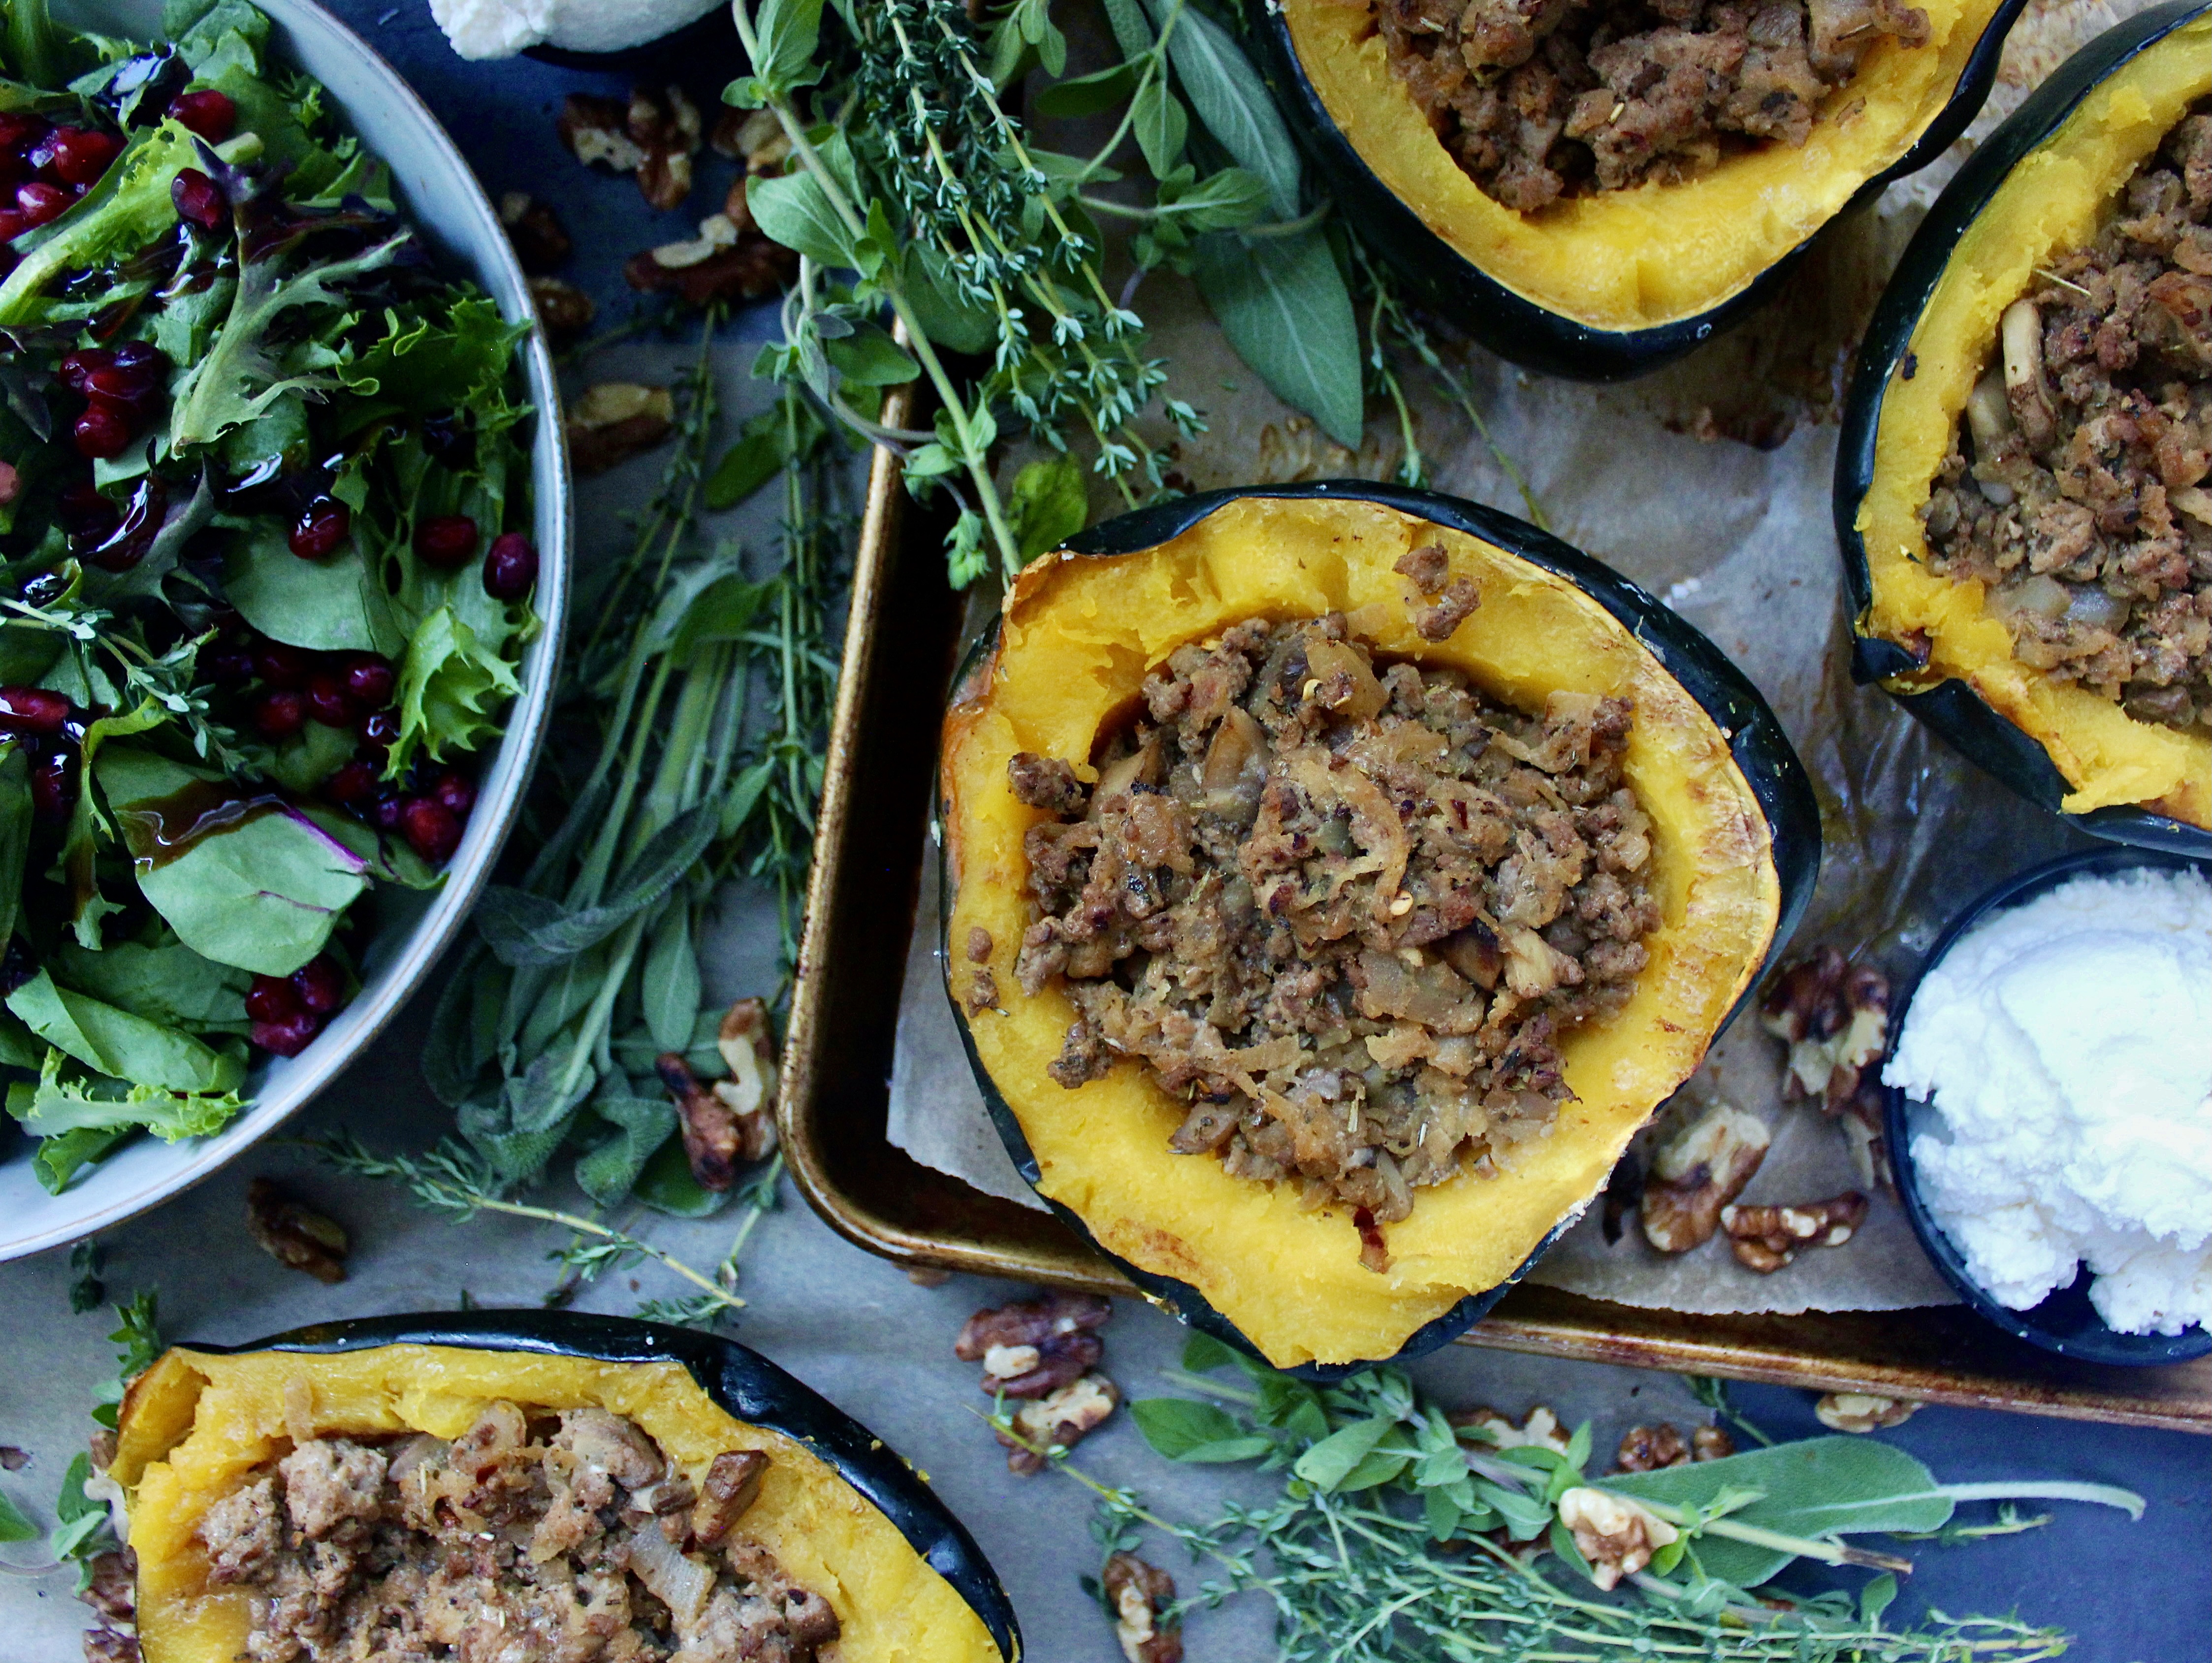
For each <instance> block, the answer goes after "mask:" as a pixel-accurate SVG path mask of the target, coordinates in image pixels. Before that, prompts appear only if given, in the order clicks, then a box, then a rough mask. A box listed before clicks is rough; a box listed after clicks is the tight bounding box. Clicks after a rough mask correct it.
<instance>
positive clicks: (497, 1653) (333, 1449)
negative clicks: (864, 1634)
mask: <svg viewBox="0 0 2212 1663" xmlns="http://www.w3.org/2000/svg"><path fill="white" fill-rule="evenodd" d="M768 1466H769V1461H768V1458H767V1457H766V1456H765V1455H763V1454H761V1453H760V1452H758V1451H757V1450H731V1451H727V1452H726V1453H724V1454H720V1455H717V1456H716V1457H715V1458H714V1461H713V1463H712V1464H711V1465H710V1466H708V1469H707V1471H706V1472H704V1473H703V1474H702V1475H701V1478H700V1482H699V1484H697V1486H696V1488H695V1487H694V1485H693V1484H691V1482H690V1480H689V1479H687V1478H685V1476H684V1473H683V1472H680V1471H679V1470H678V1469H677V1468H676V1467H675V1466H672V1465H671V1463H670V1462H669V1461H668V1460H667V1459H666V1458H665V1456H664V1455H663V1454H661V1452H660V1449H659V1447H658V1446H657V1445H655V1444H654V1442H653V1440H652V1439H651V1438H649V1437H647V1435H646V1434H645V1433H644V1432H643V1431H641V1429H639V1428H638V1426H637V1425H636V1424H635V1423H634V1422H632V1421H629V1420H626V1419H624V1418H623V1417H620V1416H617V1415H615V1414H611V1413H610V1412H609V1411H606V1410H605V1409H596V1408H585V1409H569V1410H564V1411H560V1413H559V1414H558V1415H557V1416H556V1415H546V1416H544V1417H542V1418H540V1417H535V1416H532V1415H526V1413H525V1412H524V1411H522V1410H521V1409H520V1408H518V1407H517V1406H516V1405H513V1404H512V1403H505V1402H501V1403H494V1404H491V1405H489V1406H488V1407H487V1408H486V1409H485V1410H484V1411H483V1414H481V1415H480V1416H479V1417H477V1421H476V1423H475V1424H474V1425H472V1426H471V1427H470V1428H469V1429H468V1430H467V1431H465V1432H464V1433H463V1434H462V1435H460V1436H459V1437H458V1438H456V1439H454V1440H453V1441H452V1442H451V1443H447V1442H446V1441H443V1440H441V1439H438V1438H433V1437H430V1436H428V1435H416V1436H413V1437H404V1438H398V1439H386V1440H367V1439H364V1440H355V1439H351V1438H342V1437H329V1438H313V1439H309V1440H307V1441H304V1442H301V1443H300V1444H298V1445H296V1446H295V1448H293V1449H292V1450H291V1451H290V1452H289V1454H285V1455H284V1456H283V1457H282V1458H281V1459H279V1460H275V1461H272V1462H270V1463H269V1464H268V1465H267V1466H263V1467H259V1468H257V1469H255V1470H254V1471H252V1472H249V1473H247V1474H246V1477H245V1479H244V1482H243V1483H242V1484H241V1485H240V1488H239V1489H237V1490H234V1491H232V1492H231V1493H230V1494H229V1495H228V1496H224V1497H223V1498H222V1500H220V1501H218V1502H215V1503H214V1504H213V1505H212V1506H210V1508H208V1510H207V1513H206V1514H205V1516H204V1518H203V1519H202V1520H201V1521H200V1526H199V1536H200V1540H201V1543H202V1545H204V1547H205V1548H206V1550H207V1554H208V1563H209V1574H210V1581H213V1582H215V1583H216V1584H218V1585H221V1584H225V1583H228V1584H232V1585H236V1586H242V1587H246V1588H248V1589H250V1590H251V1591H252V1594H253V1605H252V1609H253V1619H252V1629H251V1630H250V1632H249V1634H248V1636H247V1639H246V1650H245V1652H244V1653H243V1654H241V1655H242V1656H243V1657H245V1658H246V1659H248V1660H251V1663H291V1660H294V1659H307V1660H312V1663H335V1660H338V1659H343V1660H346V1663H434V1660H447V1659H452V1660H456V1663H599V1660H605V1663H739V1660H744V1663H813V1660H814V1658H815V1656H816V1653H817V1648H820V1647H822V1646H824V1645H827V1644H828V1643H829V1642H831V1641H833V1640H835V1639H836V1637H837V1630H838V1625H837V1615H836V1612H835V1611H832V1610H831V1609H830V1608H829V1602H828V1601H826V1600H825V1599H823V1598H822V1596H821V1595H820V1594H818V1593H814V1592H813V1591H812V1590H811V1589H808V1588H805V1587H800V1586H799V1584H798V1583H796V1582H794V1581H792V1580H791V1579H790V1578H789V1577H788V1576H787V1575H785V1574H784V1572H783V1569H782V1568H781V1566H779V1565H778V1564H777V1563H776V1562H775V1557H774V1556H773V1555H772V1554H770V1553H769V1551H768V1550H767V1549H766V1548H764V1547H763V1546H762V1545H760V1544H759V1543H757V1542H756V1541H754V1540H752V1539H750V1538H749V1537H747V1536H745V1535H744V1533H742V1532H741V1531H740V1530H739V1529H738V1527H737V1526H738V1523H739V1521H740V1520H741V1519H742V1517H743V1515H744V1513H745V1511H746V1510H747V1509H748V1508H750V1506H751V1505H752V1502H753V1499H754V1497H755V1496H756V1495H757V1493H758V1492H759V1490H760V1484H761V1478H762V1475H763V1473H764V1472H766V1471H767V1468H768Z"/></svg>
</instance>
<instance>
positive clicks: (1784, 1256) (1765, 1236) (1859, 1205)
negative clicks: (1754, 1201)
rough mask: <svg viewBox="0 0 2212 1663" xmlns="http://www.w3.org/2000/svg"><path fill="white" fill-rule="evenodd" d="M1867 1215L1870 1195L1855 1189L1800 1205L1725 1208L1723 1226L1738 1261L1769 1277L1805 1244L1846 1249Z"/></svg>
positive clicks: (1722, 1212) (1806, 1245) (1805, 1245)
mask: <svg viewBox="0 0 2212 1663" xmlns="http://www.w3.org/2000/svg"><path fill="white" fill-rule="evenodd" d="M1866 1216H1867V1199H1866V1197H1865V1196H1863V1195H1862V1194H1860V1193H1858V1192H1857V1190H1855V1189H1854V1190H1845V1191H1844V1193H1842V1194H1841V1195H1837V1196H1831V1197H1830V1198H1829V1199H1827V1200H1826V1201H1814V1202H1810V1203H1808V1204H1807V1205H1804V1206H1798V1207H1723V1208H1722V1209H1721V1228H1722V1229H1724V1230H1726V1231H1727V1232H1728V1237H1729V1247H1730V1248H1731V1249H1732V1250H1733V1251H1734V1253H1735V1256H1736V1260H1737V1262H1738V1263H1740V1264H1741V1265H1744V1266H1745V1267H1746V1268H1747V1269H1748V1270H1754V1271H1757V1272H1759V1274H1760V1275H1761V1276H1767V1275H1771V1274H1772V1273H1773V1272H1776V1271H1778V1270H1780V1269H1781V1268H1782V1267H1783V1266H1784V1265H1787V1264H1788V1263H1790V1260H1791V1259H1795V1258H1796V1256H1797V1250H1798V1249H1799V1248H1801V1247H1842V1246H1843V1245H1844V1242H1846V1241H1850V1239H1851V1236H1852V1234H1853V1233H1854V1232H1855V1231H1857V1229H1858V1227H1859V1226H1860V1225H1861V1224H1862V1223H1864V1222H1865V1220H1866Z"/></svg>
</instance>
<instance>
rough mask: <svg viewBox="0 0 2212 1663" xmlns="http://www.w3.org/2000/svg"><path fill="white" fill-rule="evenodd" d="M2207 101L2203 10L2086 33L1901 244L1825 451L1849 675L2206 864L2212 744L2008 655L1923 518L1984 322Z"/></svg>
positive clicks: (2180, 8)
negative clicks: (1932, 547)
mask: <svg viewBox="0 0 2212 1663" xmlns="http://www.w3.org/2000/svg"><path fill="white" fill-rule="evenodd" d="M2207 94H2212V7H2208V6H2207V5H2206V4H2205V3H2204V0H2182V3H2175V4H2169V5H2165V6H2160V7H2158V8H2155V9H2153V10H2150V11H2146V12H2143V13H2142V14H2141V15H2138V16H2136V17H2133V18H2130V19H2129V20H2128V21H2126V22H2124V23H2122V24H2120V25H2118V27H2114V28H2112V29H2110V30H2108V31H2106V33H2104V34H2101V35H2100V36H2098V37H2097V39H2094V40H2093V41H2091V42H2090V43H2089V44H2088V45H2087V46H2084V47H2083V48H2082V49H2081V51H2080V52H2076V53H2075V55H2074V56H2073V57H2072V58H2069V59H2068V60H2067V61H2066V62H2065V63H2064V64H2062V65H2060V66H2059V68H2058V69H2057V70H2056V71H2055V72H2054V73H2053V74H2052V75H2051V78H2050V79H2049V80H2048V81H2046V82H2044V84H2043V85H2042V86H2041V87H2040V88H2037V90H2036V92H2035V93H2034V94H2033V96H2032V97H2030V98H2029V99H2028V100H2027V101H2026V102H2025V103H2023V104H2022V105H2021V107H2020V108H2019V109H2018V110H2016V111H2015V112H2013V114H2012V115H2011V116H2010V117H2009V118H2007V119H2006V121H2005V122H2004V124H2002V126H2000V127H1999V128H1998V129H1997V130H1996V132H1995V133H1993V134H1991V135H1990V137H1989V138H1988V139H1987V140H1986V141H1984V143H1983V144H1982V146H1981V148H1980V149H1978V150H1977V151H1976V152H1975V153H1974V155H1973V156H1972V159H1971V160H1969V161H1968V162H1967V163H1966V167H1963V168H1962V169H1960V173H1959V175H1958V177H1957V178H1956V179H1953V180H1952V182H1951V183H1950V185H1948V187H1947V188H1946V189H1945V191H1944V192H1943V194H1942V197H1940V198H1939V199H1938V200H1937V202H1936V206H1935V207H1934V209H1932V210H1931V211H1930V212H1929V215H1928V218H1927V220H1926V221H1925V222H1923V224H1922V225H1921V228H1920V229H1919V231H1918V232H1917V234H1915V236H1914V237H1913V240H1912V241H1911V245H1910V246H1908V247H1907V248H1906V250H1905V256H1904V258H1903V260H1902V261H1901V262H1900V263H1899V266H1898V269H1897V272H1896V275H1895V276H1893V278H1892V279H1891V282H1890V285H1889V288H1887V290H1886V291H1885V292H1884V294H1883V295H1882V299H1881V304H1880V306H1878V307H1876V308H1875V315H1874V318H1873V319H1872V321H1871V322H1870V323H1869V325H1868V329H1867V335H1866V340H1865V343H1864V344H1863V347H1862V348H1861V349H1860V354H1859V365H1858V370H1857V374H1856V376H1855V377H1854V379H1853V380H1852V383H1851V388H1850V394H1849V395H1848V397H1847V398H1846V401H1845V404H1844V428H1843V435H1842V441H1841V446H1840V449H1839V451H1838V456H1837V459H1836V494H1835V511H1836V536H1837V540H1838V543H1840V545H1841V547H1842V551H1843V556H1844V574H1845V580H1846V582H1847V584H1848V586H1849V588H1850V595H1851V598H1852V604H1853V607H1854V610H1855V612H1856V616H1857V634H1856V639H1855V643H1854V652H1853V670H1854V672H1855V673H1856V674H1857V677H1858V679H1859V680H1860V681H1862V682H1873V681H1879V682H1880V683H1881V684H1882V686H1883V687H1884V688H1886V689H1887V690H1888V691H1889V692H1891V693H1893V694H1894V695H1897V696H1898V697H1899V699H1900V700H1901V701H1903V703H1904V705H1905V708H1906V709H1907V710H1909V711H1911V713H1913V714H1914V715H1916V716H1917V717H1919V718H1920V719H1922V720H1923V721H1925V722H1926V723H1928V725H1929V726H1931V727H1933V728H1934V729H1935V730H1936V731H1937V732H1939V733H1941V734H1942V736H1943V737H1945V738H1947V739H1948V740H1949V741H1950V742H1951V743H1953V744H1954V745H1955V746H1956V747H1957V748H1958V749H1959V750H1961V751H1963V752H1964V753H1965V754H1966V756H1968V757H1969V758H1971V759H1972V760H1973V761H1974V762H1978V763H1979V764H1980V765H1981V766H1982V767H1983V768H1986V769H1987V770H1988V771H1989V772H1990V773H1991V774H1995V775H1996V777H1997V778H1998V779H2000V780H2003V781H2004V782H2005V783H2006V784H2007V785H2008V786H2011V787H2012V788H2013V789H2014V790H2015V791H2017V792H2020V793H2021V795H2022V796H2024V797H2027V798H2030V799H2031V800H2033V801H2034V802H2036V803H2039V804H2042V805H2043V806H2044V807H2045V808H2047V809H2050V810H2052V811H2053V812H2054V813H2063V814H2064V815H2066V816H2068V817H2069V818H2070V819H2072V820H2073V821H2074V822H2075V824H2077V825H2079V826H2080V827H2081V828H2082V829H2083V830H2084V831H2087V832H2090V833H2092V834H2093V835H2097V836H2100V837H2105V838H2110V839H2113V840H2116V841H2120V842H2126V843H2139V844H2144V845H2148V846H2151V847H2161V848H2171V849H2175V850H2179V851H2180V852H2182V853H2192V854H2199V855H2203V854H2212V739H2207V738H2205V737H2203V736H2201V735H2195V734H2188V733H2183V732H2180V731H2176V730H2174V729H2172V728H2170V727H2166V726H2163V725H2159V724H2156V723H2152V722H2146V721H2142V720H2139V719H2136V718H2135V717H2133V716H2130V715H2129V714H2128V713H2127V712H2126V711H2125V710H2124V709H2122V708H2121V707H2120V706H2118V704H2115V703H2113V702H2112V701H2108V700H2106V699H2103V698H2100V697H2099V696H2098V695H2096V694H2095V693H2093V692H2092V691H2090V690H2088V689H2084V688H2079V687H2073V686H2069V685H2066V684H2064V683H2058V682H2055V681H2052V680H2051V679H2050V678H2049V677H2045V675H2043V674H2042V673H2041V672H2040V671H2036V670H2034V669H2032V668H2031V667H2029V666H2028V665H2024V664H2022V663H2021V662H2020V660H2019V659H2016V658H2015V656H2014V653H2013V644H2012V637H2011V634H2010V633H2009V632H2008V630H2007V629H2006V628H2005V627H2004V625H2003V624H2002V622H1998V621H1997V620H1996V619H1995V618H1992V617H1990V616H1987V614H1986V613H1985V612H1984V608H1983V596H1982V586H1981V585H1980V584H1979V583H1975V582H1967V583H1954V582H1952V581H1950V580H1948V579H1945V578H1942V577H1939V576H1937V575H1936V574H1935V573H1933V572H1931V571H1929V570H1928V569H1927V567H1925V565H1924V564H1923V559H1924V557H1925V556H1926V555H1927V553H1928V543H1927V537H1926V534H1925V531H1924V529H1923V526H1922V524H1921V519H1920V513H1921V510H1922V509H1923V507H1925V506H1926V504H1927V501H1928V496H1929V489H1930V486H1931V483H1932V482H1933V480H1934V478H1935V476H1936V470H1937V469H1938V468H1939V467H1940V466H1941V465H1942V461H1943V458H1944V456H1945V455H1946V453H1947V452H1948V450H1949V448H1950V445H1951V440H1952V434H1953V433H1954V430H1955V429H1956V427H1957V424H1958V421H1959V416H1960V411H1961V410H1963V409H1964V408H1965V406H1966V396H1967V394H1968V393H1969V392H1970V391H1972V388H1973V385H1974V383H1975V381H1976V379H1978V377H1979V376H1980V375H1981V373H1982V370H1983V366H1984V364H1985V363H1986V362H1987V361H1988V357H1989V354H1990V349H1991V347H1992V345H1993V343H1995V341H1996V331H1997V320H1998V319H1999V317H2000V316H2001V315H2002V313H2003V311H2004V309H2005V307H2007V306H2008V305H2009V304H2010V303H2011V302H2012V301H2013V300H2015V299H2017V298H2018V297H2019V296H2020V294H2021V293H2022V291H2023V290H2025V289H2026V288H2027V287H2028V284H2029V282H2030V281H2031V279H2032V274H2033V270H2034V268H2035V267H2037V266H2039V265H2042V264H2047V263H2048V261H2049V259H2050V258H2051V255H2052V254H2054V253H2057V252H2063V251H2064V250H2067V249H2069V248H2073V247H2077V246H2080V245H2081V243H2083V242H2085V241H2087V240H2089V238H2091V237H2092V236H2093V235H2094V234H2095V232H2096V229H2097V226H2098V223H2099V220H2100V216H2101V215H2102V214H2103V212H2104V209H2105V207H2106V203H2108V202H2109V201H2110V200H2111V199H2112V197H2113V196H2114V194H2115V193H2116V192H2117V191H2118V190H2119V189H2120V188H2121V186H2122V185H2124V183H2125V182H2126V180H2127V179H2128V176H2129V175H2130V173H2133V172H2134V171H2135V169H2136V167H2137V165H2138V164H2140V163H2141V162H2142V160H2143V158H2144V157H2145V156H2147V155H2149V154H2150V153H2151V152H2152V151H2153V150H2154V149H2157V147H2158V145H2159V143H2160V141H2161V140H2163V139H2164V137H2166V133H2167V132H2168V131H2169V130H2171V129H2172V127H2173V125H2174V124H2175V123H2176V122H2177V121H2178V120H2179V118H2181V116H2182V115H2183V113H2184V112H2185V111H2186V109H2187V107H2188V106H2189V105H2190V104H2191V103H2192V102H2193V101H2195V100H2197V99H2201V98H2203V97H2205V96H2206V95H2207Z"/></svg>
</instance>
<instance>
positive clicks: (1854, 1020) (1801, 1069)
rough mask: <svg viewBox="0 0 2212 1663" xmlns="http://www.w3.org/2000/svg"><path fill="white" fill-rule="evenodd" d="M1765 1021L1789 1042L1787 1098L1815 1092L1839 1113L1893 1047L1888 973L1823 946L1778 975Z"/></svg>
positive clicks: (1763, 1008)
mask: <svg viewBox="0 0 2212 1663" xmlns="http://www.w3.org/2000/svg"><path fill="white" fill-rule="evenodd" d="M1759 1025H1760V1026H1761V1027H1762V1028H1764V1029H1766V1031H1767V1032H1768V1033H1770V1034H1771V1035H1774V1036H1775V1037H1776V1038H1778V1039H1779V1040H1782V1041H1784V1042H1785V1043H1786V1044H1788V1046H1789V1047H1790V1065H1789V1072H1788V1074H1787V1075H1786V1076H1785V1077H1784V1080H1783V1083H1782V1093H1783V1096H1784V1099H1785V1100H1786V1099H1790V1098H1794V1097H1810V1098H1814V1099H1815V1100H1817V1101H1818V1102H1820V1106H1821V1107H1822V1108H1825V1109H1826V1110H1827V1111H1828V1113H1830V1114H1837V1113H1838V1112H1839V1111H1841V1110H1842V1108H1844V1105H1845V1104H1846V1103H1848V1102H1850V1100H1851V1096H1852V1095H1853V1094H1854V1093H1855V1092H1857V1090H1858V1088H1859V1078H1860V1076H1861V1075H1862V1073H1863V1072H1864V1071H1865V1070H1866V1067H1867V1065H1868V1064H1869V1063H1871V1062H1873V1061H1875V1059H1877V1058H1879V1057H1880V1056H1881V1053H1882V1052H1883V1051H1884V1050H1885V1049H1887V1047H1888V1044H1889V978H1888V977H1887V976H1885V975H1884V974H1882V973H1881V971H1879V970H1877V969H1875V968H1874V967H1873V966H1871V965H1859V966H1856V967H1854V966H1853V965H1852V964H1851V963H1850V961H1849V960H1847V959H1845V958H1844V956H1843V954H1842V953H1840V952H1838V950H1836V949H1835V948H1833V947H1823V948H1821V949H1820V950H1819V951H1818V952H1816V953H1814V955H1813V956H1811V957H1809V958H1803V959H1800V960H1798V961H1797V962H1796V963H1795V964H1792V965H1790V966H1788V967H1786V968H1784V970H1783V972H1782V974H1780V975H1778V976H1777V977H1776V978H1775V979H1774V983H1773V986H1771V987H1770V988H1768V990H1767V993H1766V997H1765V999H1763V1000H1762V1001H1760V1004H1759Z"/></svg>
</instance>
